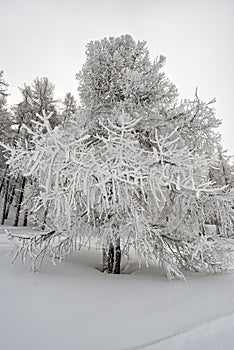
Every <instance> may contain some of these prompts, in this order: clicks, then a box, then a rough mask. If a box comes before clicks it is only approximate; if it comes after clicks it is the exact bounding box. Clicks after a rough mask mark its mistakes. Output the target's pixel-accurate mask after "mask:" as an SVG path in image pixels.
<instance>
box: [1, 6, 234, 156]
mask: <svg viewBox="0 0 234 350" xmlns="http://www.w3.org/2000/svg"><path fill="white" fill-rule="evenodd" d="M233 23H234V1H233V0H144V1H143V0H96V1H95V0H85V1H84V0H83V1H81V0H37V1H35V0H0V70H4V72H5V79H6V81H7V82H8V83H9V84H10V89H9V91H10V93H11V96H10V97H9V99H8V101H9V103H17V102H18V101H19V98H20V95H19V92H18V87H20V86H23V83H28V84H31V82H32V81H33V79H34V78H36V77H37V76H39V77H40V76H47V77H48V78H49V79H50V80H51V81H52V82H53V83H54V84H55V86H56V90H55V94H56V98H63V97H64V95H65V93H66V92H68V91H71V92H72V93H73V94H74V95H75V96H76V98H77V97H78V94H77V82H76V80H75V74H76V73H77V72H78V71H79V70H80V69H81V67H82V64H83V63H84V61H85V45H86V44H87V43H88V42H89V41H91V40H95V39H101V38H103V37H109V36H118V35H121V34H127V33H128V34H131V35H132V36H133V37H134V38H135V39H136V40H138V39H140V40H146V41H147V43H148V48H149V50H150V53H151V57H152V58H154V57H156V56H157V55H159V54H163V55H165V56H166V57H167V64H166V67H165V71H166V73H167V75H168V77H169V78H170V79H171V80H172V82H173V83H175V84H176V86H177V87H178V89H179V91H180V93H181V96H182V97H189V98H192V97H193V96H194V91H195V88H196V86H197V87H198V92H199V96H200V97H201V98H202V99H204V100H211V99H212V98H213V97H216V98H217V103H216V111H217V116H218V117H219V118H220V119H222V121H223V126H222V128H221V133H222V136H223V140H222V141H223V142H222V143H223V146H224V147H225V148H228V149H229V153H231V154H234V137H233V134H234V130H233V129H234V117H233V113H232V104H233V102H232V97H233V96H234V87H233V78H234V65H233V64H234V41H233V38H234V24H233Z"/></svg>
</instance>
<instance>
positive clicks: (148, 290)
mask: <svg viewBox="0 0 234 350" xmlns="http://www.w3.org/2000/svg"><path fill="white" fill-rule="evenodd" d="M7 228H8V229H9V230H11V231H15V232H19V230H20V231H21V232H22V231H23V230H25V229H22V228H20V229H19V228H13V227H7ZM10 248H11V242H9V241H7V238H6V236H5V232H4V227H1V228H0V298H1V299H0V300H1V303H0V315H1V316H0V349H1V350H15V349H16V350H32V349H33V350H41V349H46V350H47V349H48V350H99V349H100V350H141V349H147V350H153V349H155V350H157V349H160V350H171V349H173V350H175V349H176V350H177V349H178V350H185V349H186V350H195V349H196V350H197V349H199V350H209V349H212V350H231V349H234V275H212V276H202V275H199V274H191V273H190V274H187V278H188V281H187V282H182V281H178V280H175V281H171V282H169V281H168V280H167V278H166V276H165V275H164V274H163V272H162V271H161V270H160V269H159V268H158V267H156V266H152V267H150V268H148V269H147V268H146V267H143V268H142V269H141V270H137V269H136V262H135V261H134V260H133V261H132V262H131V263H130V266H129V268H128V269H127V270H126V272H125V273H124V274H122V275H120V276H117V275H108V274H103V273H101V272H99V271H98V269H96V268H95V267H97V266H98V264H99V263H100V259H101V257H100V252H98V251H94V250H92V251H81V252H79V253H78V254H77V255H76V256H75V257H71V258H69V259H68V260H66V261H63V262H62V263H61V264H57V265H56V266H53V265H52V263H51V262H50V260H49V259H48V260H45V261H44V264H43V265H42V268H41V271H40V272H39V273H35V274H32V273H31V272H30V271H29V265H27V264H26V265H25V264H24V265H23V264H21V262H20V261H17V262H16V263H15V266H14V267H13V268H12V267H11V266H10V260H11V257H12V255H11V254H9V250H10ZM130 272H132V273H131V274H130Z"/></svg>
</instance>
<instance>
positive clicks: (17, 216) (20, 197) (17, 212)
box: [14, 177, 26, 226]
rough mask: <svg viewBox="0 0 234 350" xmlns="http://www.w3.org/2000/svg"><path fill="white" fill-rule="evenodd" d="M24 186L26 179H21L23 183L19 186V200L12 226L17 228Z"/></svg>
mask: <svg viewBox="0 0 234 350" xmlns="http://www.w3.org/2000/svg"><path fill="white" fill-rule="evenodd" d="M25 184H26V178H25V177H23V181H22V185H21V190H20V196H19V200H18V204H17V209H16V216H15V222H14V226H18V224H19V217H20V210H21V205H22V202H23V198H24V188H25Z"/></svg>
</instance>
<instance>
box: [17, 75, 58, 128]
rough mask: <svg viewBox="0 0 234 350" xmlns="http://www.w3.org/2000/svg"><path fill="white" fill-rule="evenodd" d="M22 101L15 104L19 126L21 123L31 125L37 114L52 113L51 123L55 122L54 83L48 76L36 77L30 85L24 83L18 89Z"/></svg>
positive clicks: (53, 124)
mask: <svg viewBox="0 0 234 350" xmlns="http://www.w3.org/2000/svg"><path fill="white" fill-rule="evenodd" d="M20 91H21V94H22V102H20V103H19V104H18V105H17V106H16V110H15V114H16V119H17V122H18V125H19V128H21V126H22V124H25V125H27V126H31V125H32V124H31V121H32V120H37V114H40V115H42V114H43V113H46V114H49V113H52V117H51V125H52V126H55V125H56V124H57V122H56V115H57V111H56V100H55V99H54V85H53V84H52V83H51V82H50V81H49V79H48V78H46V77H43V78H36V79H35V80H34V81H33V83H32V85H31V86H30V85H26V84H25V85H24V87H23V88H21V89H20Z"/></svg>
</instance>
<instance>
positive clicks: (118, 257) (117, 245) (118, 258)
mask: <svg viewBox="0 0 234 350" xmlns="http://www.w3.org/2000/svg"><path fill="white" fill-rule="evenodd" d="M120 263H121V249H120V238H117V240H116V243H115V261H114V274H120Z"/></svg>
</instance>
